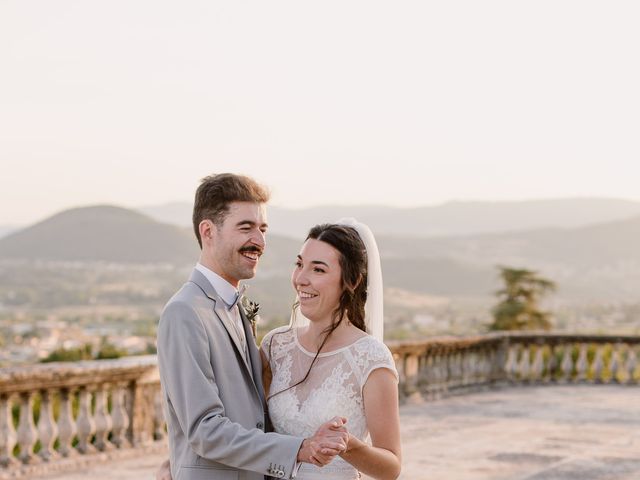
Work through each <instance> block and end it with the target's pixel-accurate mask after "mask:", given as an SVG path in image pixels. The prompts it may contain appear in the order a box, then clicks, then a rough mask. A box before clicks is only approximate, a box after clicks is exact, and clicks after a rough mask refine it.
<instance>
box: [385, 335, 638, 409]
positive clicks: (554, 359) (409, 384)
mask: <svg viewBox="0 0 640 480" xmlns="http://www.w3.org/2000/svg"><path fill="white" fill-rule="evenodd" d="M389 346H390V348H391V351H392V352H393V354H394V357H395V359H396V366H397V368H398V373H399V375H400V395H401V397H402V398H403V399H404V400H408V401H412V400H421V399H424V398H426V399H431V398H438V397H440V396H442V395H447V394H454V393H464V392H466V391H469V390H477V389H482V388H487V387H494V386H504V385H510V384H515V383H517V384H550V383H592V384H598V383H616V384H628V385H636V386H637V385H639V384H640V368H639V364H638V356H639V355H640V336H607V335H568V334H549V333H496V334H489V335H480V336H475V337H463V338H459V337H442V338H433V339H430V340H428V341H425V342H415V343H409V342H401V343H392V342H390V345H389Z"/></svg>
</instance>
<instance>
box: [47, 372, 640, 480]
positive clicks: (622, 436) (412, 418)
mask: <svg viewBox="0 0 640 480" xmlns="http://www.w3.org/2000/svg"><path fill="white" fill-rule="evenodd" d="M400 415H401V422H402V437H403V456H404V460H403V472H402V475H401V479H403V480H413V479H425V480H428V479H434V480H441V479H443V480H445V479H446V480H485V479H491V480H507V479H509V480H512V479H513V480H516V479H517V480H640V388H638V387H624V386H587V385H582V386H545V387H514V388H509V389H503V390H495V391H486V392H479V393H472V394H467V395H461V396H456V397H449V398H445V399H442V400H436V401H430V402H425V403H422V404H415V405H405V406H403V407H402V408H401V413H400ZM163 457H164V455H159V454H153V455H148V456H144V457H142V458H141V457H137V458H132V459H129V460H120V461H117V462H112V463H108V464H101V465H100V464H97V465H94V466H93V467H91V468H88V469H84V470H81V471H80V470H79V471H77V472H74V473H64V474H60V475H58V476H48V477H39V478H41V479H45V478H46V479H47V480H54V479H55V480H58V479H65V480H84V479H87V478H91V479H93V480H107V479H109V480H114V479H117V480H144V479H153V478H154V472H155V468H156V466H157V465H158V464H159V463H160V461H161V459H162V458H163Z"/></svg>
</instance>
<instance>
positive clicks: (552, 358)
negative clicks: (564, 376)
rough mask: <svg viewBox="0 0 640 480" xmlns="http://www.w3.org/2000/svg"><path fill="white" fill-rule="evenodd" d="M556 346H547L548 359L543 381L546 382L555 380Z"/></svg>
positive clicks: (556, 364)
mask: <svg viewBox="0 0 640 480" xmlns="http://www.w3.org/2000/svg"><path fill="white" fill-rule="evenodd" d="M557 354H558V346H557V345H553V344H552V345H550V346H549V360H548V362H547V369H546V373H545V376H544V378H545V381H546V382H555V381H556V379H557V374H558V358H557V356H556V355H557Z"/></svg>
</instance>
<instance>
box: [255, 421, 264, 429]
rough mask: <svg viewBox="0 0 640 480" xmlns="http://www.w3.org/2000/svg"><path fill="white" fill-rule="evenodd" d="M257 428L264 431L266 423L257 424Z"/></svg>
mask: <svg viewBox="0 0 640 480" xmlns="http://www.w3.org/2000/svg"><path fill="white" fill-rule="evenodd" d="M256 428H259V429H260V430H262V429H264V423H262V422H258V423H256Z"/></svg>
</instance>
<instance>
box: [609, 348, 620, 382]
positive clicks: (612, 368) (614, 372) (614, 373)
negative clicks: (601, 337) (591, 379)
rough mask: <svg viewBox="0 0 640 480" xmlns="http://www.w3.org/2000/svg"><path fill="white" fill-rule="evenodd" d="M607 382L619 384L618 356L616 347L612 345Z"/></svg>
mask: <svg viewBox="0 0 640 480" xmlns="http://www.w3.org/2000/svg"><path fill="white" fill-rule="evenodd" d="M609 372H610V375H611V376H610V377H609V381H610V382H613V383H620V379H619V378H618V375H619V374H620V354H619V352H618V345H613V346H612V348H611V361H610V362H609Z"/></svg>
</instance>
